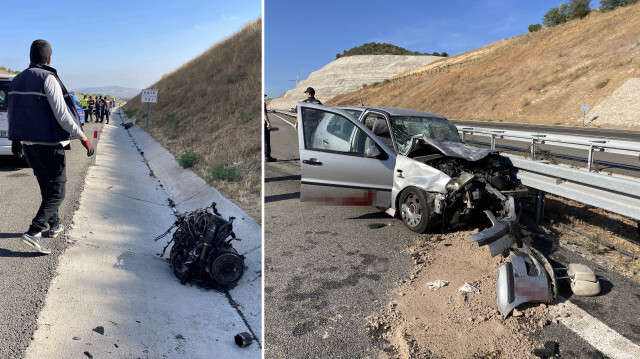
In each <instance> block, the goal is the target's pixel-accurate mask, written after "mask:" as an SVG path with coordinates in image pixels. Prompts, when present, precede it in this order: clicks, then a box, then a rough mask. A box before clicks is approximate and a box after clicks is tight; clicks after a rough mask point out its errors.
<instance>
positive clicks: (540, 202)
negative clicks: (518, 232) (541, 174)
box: [536, 190, 545, 224]
mask: <svg viewBox="0 0 640 359" xmlns="http://www.w3.org/2000/svg"><path fill="white" fill-rule="evenodd" d="M544 198H545V192H544V191H541V190H538V191H537V192H536V224H540V223H542V221H543V220H544Z"/></svg>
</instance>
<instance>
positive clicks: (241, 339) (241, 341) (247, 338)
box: [235, 332, 253, 348]
mask: <svg viewBox="0 0 640 359" xmlns="http://www.w3.org/2000/svg"><path fill="white" fill-rule="evenodd" d="M235 341H236V345H237V346H239V347H241V348H244V347H248V346H249V345H251V342H252V341H253V337H252V336H251V334H249V333H247V332H242V333H238V334H236V336H235Z"/></svg>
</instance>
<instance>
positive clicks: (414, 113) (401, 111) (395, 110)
mask: <svg viewBox="0 0 640 359" xmlns="http://www.w3.org/2000/svg"><path fill="white" fill-rule="evenodd" d="M337 108H339V109H345V110H358V111H362V112H364V111H366V110H378V111H382V112H386V113H387V114H388V115H389V116H411V117H439V118H444V117H443V116H440V115H437V114H435V113H430V112H424V111H418V110H412V109H409V108H399V107H384V106H340V107H337Z"/></svg>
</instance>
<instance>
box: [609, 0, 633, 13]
mask: <svg viewBox="0 0 640 359" xmlns="http://www.w3.org/2000/svg"><path fill="white" fill-rule="evenodd" d="M637 2H638V0H600V10H602V11H610V10H613V9H615V8H617V7H621V6H627V5H631V4H635V3H637Z"/></svg>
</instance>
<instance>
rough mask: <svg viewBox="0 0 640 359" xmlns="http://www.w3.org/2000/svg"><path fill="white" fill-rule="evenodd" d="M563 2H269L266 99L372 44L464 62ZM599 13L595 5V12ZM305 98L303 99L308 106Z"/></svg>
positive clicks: (520, 31) (518, 32)
mask: <svg viewBox="0 0 640 359" xmlns="http://www.w3.org/2000/svg"><path fill="white" fill-rule="evenodd" d="M561 2H562V0H489V1H484V0H449V1H441V0H440V1H437V0H395V1H390V0H368V1H356V0H351V1H349V0H317V1H312V0H308V1H304V2H300V1H298V2H293V1H287V0H265V4H264V6H265V10H264V11H265V17H264V19H265V33H264V36H265V76H264V78H265V92H266V94H267V95H268V97H278V96H280V95H282V94H283V93H284V92H285V91H286V90H289V89H291V88H294V87H295V82H294V81H289V80H292V79H295V78H296V75H297V74H298V71H300V70H303V72H302V73H301V75H300V80H304V79H306V78H307V77H308V76H309V73H311V72H313V71H316V70H319V69H320V68H322V67H323V66H324V65H326V64H328V63H329V62H331V61H333V60H335V56H336V54H338V53H342V51H343V50H348V49H350V48H352V47H356V46H360V45H362V44H365V43H368V42H378V43H391V44H393V45H397V46H400V47H404V48H406V49H407V50H410V51H419V52H429V53H432V52H434V51H436V52H443V51H444V52H447V53H448V54H449V55H455V54H459V53H462V52H465V51H468V50H472V49H476V48H479V47H482V46H484V45H487V44H489V43H492V42H495V41H498V40H502V39H505V38H511V37H515V36H518V35H522V34H524V33H527V32H528V30H527V27H528V26H529V25H531V24H541V23H542V17H543V15H544V14H545V13H546V12H547V11H549V9H551V8H553V7H557V6H558V5H559V4H560V3H561ZM598 6H600V3H599V1H596V0H593V1H592V2H591V7H592V8H594V7H598ZM303 96H304V95H303V94H300V98H301V99H302V98H303Z"/></svg>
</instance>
